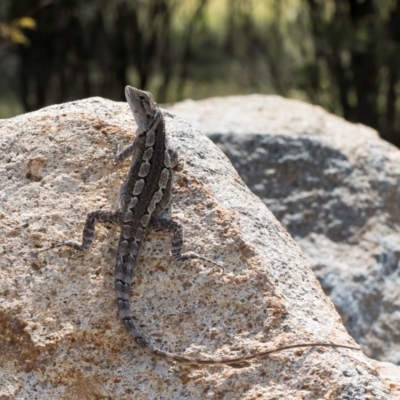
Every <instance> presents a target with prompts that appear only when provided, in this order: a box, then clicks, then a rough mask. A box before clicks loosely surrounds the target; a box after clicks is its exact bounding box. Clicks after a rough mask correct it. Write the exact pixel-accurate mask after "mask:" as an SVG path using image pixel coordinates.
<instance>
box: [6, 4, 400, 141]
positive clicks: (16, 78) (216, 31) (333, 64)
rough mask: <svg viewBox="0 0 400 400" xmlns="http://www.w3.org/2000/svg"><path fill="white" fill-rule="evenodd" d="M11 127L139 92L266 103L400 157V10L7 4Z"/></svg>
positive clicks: (164, 98)
mask: <svg viewBox="0 0 400 400" xmlns="http://www.w3.org/2000/svg"><path fill="white" fill-rule="evenodd" d="M0 71H1V73H0V118H8V117H11V116H14V115H17V114H20V113H24V112H28V111H33V110H36V109H38V108H41V107H44V106H46V105H50V104H54V103H61V102H66V101H71V100H76V99H81V98H85V97H90V96H102V97H106V98H109V99H113V100H124V95H123V93H124V90H123V89H124V86H125V85H126V84H131V85H134V86H137V87H140V88H142V89H146V90H150V91H151V92H153V93H154V95H155V97H156V99H157V101H158V102H159V103H165V102H176V101H179V100H182V99H184V98H192V99H201V98H206V97H210V96H225V95H232V94H248V93H265V94H278V95H281V96H285V97H290V98H297V99H301V100H305V101H307V102H310V103H313V104H318V105H321V106H322V107H324V108H325V109H327V110H328V111H330V112H333V113H335V114H337V115H340V116H343V117H344V118H346V119H347V120H349V121H353V122H361V123H363V124H366V125H368V126H371V127H373V128H376V129H378V131H379V132H380V134H381V136H382V137H383V138H384V139H386V140H388V141H390V142H391V143H394V144H395V145H397V146H400V120H399V113H400V103H399V101H398V97H399V96H398V95H399V91H400V85H399V80H400V0H264V1H261V0H186V1H181V0H85V1H78V0H18V1H15V0H0Z"/></svg>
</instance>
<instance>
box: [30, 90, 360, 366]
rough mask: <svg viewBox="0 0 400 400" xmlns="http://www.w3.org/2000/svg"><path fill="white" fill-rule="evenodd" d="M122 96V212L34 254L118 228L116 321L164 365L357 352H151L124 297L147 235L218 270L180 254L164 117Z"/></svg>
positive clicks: (147, 101)
mask: <svg viewBox="0 0 400 400" xmlns="http://www.w3.org/2000/svg"><path fill="white" fill-rule="evenodd" d="M125 96H126V99H127V102H128V104H129V106H130V109H131V111H132V113H133V116H134V119H135V121H136V124H137V127H138V128H137V131H136V138H135V139H134V141H133V142H132V144H131V145H130V146H128V147H127V148H125V149H124V150H123V151H121V152H119V153H117V155H116V161H117V162H122V161H124V160H125V159H127V158H128V157H130V156H131V157H132V158H131V163H130V167H129V171H128V174H127V176H126V178H125V181H124V182H123V184H122V186H121V190H120V203H121V208H120V209H118V210H116V211H109V210H103V209H101V210H96V211H91V212H89V213H88V214H87V217H86V221H85V225H84V228H83V233H82V242H76V241H65V242H58V243H56V244H54V245H52V246H50V247H48V248H45V249H42V250H39V251H37V252H36V254H37V253H39V252H43V251H47V250H50V249H54V248H57V247H62V246H67V247H72V248H73V249H75V250H77V251H84V250H86V249H88V248H89V246H90V245H91V244H92V242H93V240H94V234H95V222H96V221H97V222H108V223H113V224H118V225H119V226H120V227H121V233H120V238H119V244H118V251H117V260H116V266H115V277H114V278H115V295H116V301H117V306H118V311H119V316H120V318H121V320H122V322H123V325H124V326H125V329H126V330H127V331H128V333H129V334H130V336H131V337H132V338H133V339H134V341H135V342H136V344H137V345H138V346H140V347H141V348H143V349H144V350H145V351H147V352H148V353H150V354H152V355H155V356H158V357H161V358H164V359H167V360H169V361H176V362H181V363H187V364H197V365H217V364H233V363H241V362H246V361H250V360H252V359H255V358H259V357H262V356H266V355H269V354H272V353H275V352H278V351H283V350H287V349H293V348H301V347H317V346H320V347H338V348H345V349H352V350H360V349H359V348H357V347H353V346H348V345H340V344H334V343H323V342H314V343H299V344H291V345H286V346H281V347H277V348H274V349H267V350H263V351H258V352H256V353H255V354H250V355H244V356H233V357H213V356H206V357H201V358H198V357H192V356H186V355H181V354H176V353H171V352H167V351H164V350H162V349H159V348H156V347H152V346H151V345H150V343H149V342H148V341H147V340H145V339H144V338H143V337H142V335H141V333H140V332H139V330H138V329H137V327H136V324H135V322H134V320H133V318H132V314H131V312H130V303H129V293H130V288H131V281H132V277H133V273H134V269H135V266H136V263H137V259H138V256H139V252H140V249H141V246H142V243H143V240H144V238H145V235H146V232H147V231H148V230H156V231H161V232H169V233H172V240H171V255H172V257H173V258H174V259H175V260H176V261H180V262H183V261H186V260H190V259H200V260H203V261H206V262H211V263H213V264H216V265H218V266H219V267H222V265H221V264H220V263H218V262H216V261H213V260H211V259H209V258H207V257H204V256H202V255H200V254H197V253H195V252H191V251H189V252H186V253H183V254H182V248H183V242H184V239H183V227H182V225H181V224H179V223H178V222H176V221H175V220H173V219H172V218H171V213H170V202H171V193H172V185H173V179H174V169H175V168H176V166H177V165H178V161H179V160H178V154H177V152H176V151H175V150H174V149H172V148H171V147H170V146H169V145H168V142H167V136H166V128H165V121H164V117H163V114H162V112H161V110H160V108H159V107H158V105H157V103H156V102H155V100H154V98H153V95H152V94H151V93H150V92H146V91H143V90H140V89H136V88H134V87H132V86H126V88H125ZM222 268H223V267H222Z"/></svg>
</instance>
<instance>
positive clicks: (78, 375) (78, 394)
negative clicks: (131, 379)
mask: <svg viewBox="0 0 400 400" xmlns="http://www.w3.org/2000/svg"><path fill="white" fill-rule="evenodd" d="M63 375H64V376H60V377H59V378H60V381H61V383H62V382H63V380H64V379H65V382H68V385H67V388H66V390H65V394H64V396H62V399H68V400H71V399H77V400H78V399H79V400H81V399H82V400H89V399H90V400H100V399H108V398H110V396H108V395H107V394H106V393H105V390H104V389H103V388H102V379H101V378H100V377H98V376H93V375H85V374H84V373H83V372H82V371H81V370H78V369H75V368H71V369H69V370H67V371H65V372H64V373H63Z"/></svg>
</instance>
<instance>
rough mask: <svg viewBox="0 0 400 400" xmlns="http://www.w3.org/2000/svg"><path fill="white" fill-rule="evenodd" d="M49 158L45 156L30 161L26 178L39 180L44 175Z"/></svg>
mask: <svg viewBox="0 0 400 400" xmlns="http://www.w3.org/2000/svg"><path fill="white" fill-rule="evenodd" d="M46 164H47V160H45V159H44V158H40V157H38V158H34V159H32V160H29V161H28V166H27V171H26V174H25V177H26V179H29V180H31V181H35V182H38V181H40V180H41V179H42V178H43V177H42V169H43V168H44V167H45V166H46Z"/></svg>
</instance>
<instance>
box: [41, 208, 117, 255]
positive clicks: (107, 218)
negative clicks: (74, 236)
mask: <svg viewBox="0 0 400 400" xmlns="http://www.w3.org/2000/svg"><path fill="white" fill-rule="evenodd" d="M123 217H124V213H123V212H122V211H107V210H96V211H91V212H89V213H88V214H87V216H86V221H85V225H84V227H83V231H82V243H79V242H76V241H73V240H67V241H65V242H57V243H55V244H53V245H52V246H49V247H46V248H45V249H41V250H38V251H35V254H38V253H43V252H45V251H48V250H52V249H56V248H57V247H64V246H67V247H72V248H73V249H75V250H78V251H84V250H86V249H87V248H88V247H89V246H90V245H91V244H92V243H93V239H94V233H95V222H96V221H98V222H108V223H112V224H121V223H122V221H123Z"/></svg>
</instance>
